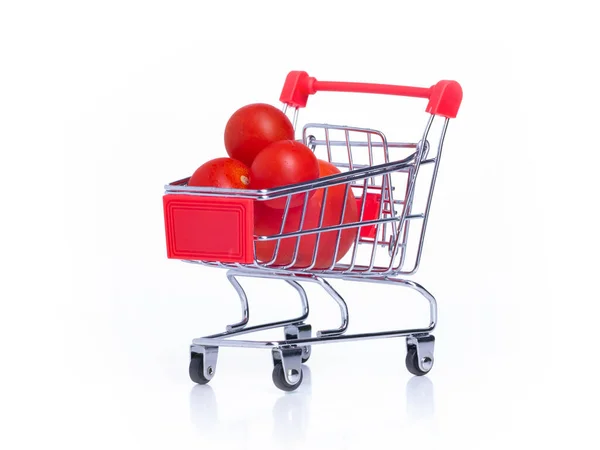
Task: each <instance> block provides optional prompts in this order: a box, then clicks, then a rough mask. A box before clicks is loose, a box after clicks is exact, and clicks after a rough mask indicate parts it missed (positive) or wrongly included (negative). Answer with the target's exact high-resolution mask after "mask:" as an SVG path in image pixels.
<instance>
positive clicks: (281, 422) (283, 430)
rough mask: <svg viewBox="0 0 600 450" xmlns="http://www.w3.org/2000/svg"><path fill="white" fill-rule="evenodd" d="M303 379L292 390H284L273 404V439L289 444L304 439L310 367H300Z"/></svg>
mask: <svg viewBox="0 0 600 450" xmlns="http://www.w3.org/2000/svg"><path fill="white" fill-rule="evenodd" d="M302 372H303V377H304V380H303V381H302V385H301V386H300V387H299V388H298V389H297V390H296V391H293V392H286V393H283V392H282V395H281V396H280V397H279V398H278V399H277V401H275V404H274V405H273V441H274V443H276V444H280V445H282V446H283V445H284V444H285V445H286V446H289V444H290V443H291V442H293V443H294V444H301V443H303V442H305V440H306V432H307V429H308V424H309V419H310V399H311V391H312V381H311V373H310V367H308V366H303V367H302Z"/></svg>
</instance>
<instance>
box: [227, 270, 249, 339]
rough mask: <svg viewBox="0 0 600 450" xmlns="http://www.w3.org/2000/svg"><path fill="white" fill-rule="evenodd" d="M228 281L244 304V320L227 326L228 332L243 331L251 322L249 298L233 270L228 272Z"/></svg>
mask: <svg viewBox="0 0 600 450" xmlns="http://www.w3.org/2000/svg"><path fill="white" fill-rule="evenodd" d="M227 279H228V280H229V282H230V283H231V285H232V286H233V287H234V288H235V291H236V292H237V293H238V295H239V296H240V302H241V304H242V320H240V321H239V322H237V323H234V324H231V325H227V327H226V329H227V331H237V330H241V329H243V328H244V327H245V326H246V325H248V321H249V320H250V308H249V307H248V297H246V293H245V292H244V289H243V288H242V286H241V285H240V282H239V281H238V280H237V279H236V278H235V273H234V272H232V271H231V270H229V271H227Z"/></svg>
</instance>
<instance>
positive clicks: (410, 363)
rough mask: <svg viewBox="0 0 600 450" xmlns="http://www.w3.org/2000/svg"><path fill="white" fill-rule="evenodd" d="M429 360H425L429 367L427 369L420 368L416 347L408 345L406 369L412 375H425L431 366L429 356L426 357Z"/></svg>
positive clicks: (431, 362)
mask: <svg viewBox="0 0 600 450" xmlns="http://www.w3.org/2000/svg"><path fill="white" fill-rule="evenodd" d="M427 359H428V360H429V361H427V363H428V365H429V369H428V370H427V371H425V370H423V369H421V368H420V367H419V357H418V356H417V347H410V348H409V349H408V351H407V352H406V368H407V369H408V371H409V372H410V373H412V374H413V375H416V376H418V377H420V376H423V375H426V374H428V373H429V371H430V370H431V367H432V366H433V361H432V360H431V359H430V358H427Z"/></svg>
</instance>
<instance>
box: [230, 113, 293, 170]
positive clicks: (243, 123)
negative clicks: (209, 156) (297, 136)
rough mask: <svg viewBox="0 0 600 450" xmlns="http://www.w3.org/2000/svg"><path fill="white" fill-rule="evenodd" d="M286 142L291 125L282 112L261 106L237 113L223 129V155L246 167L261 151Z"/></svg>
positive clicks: (291, 132) (289, 135)
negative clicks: (224, 149) (269, 146)
mask: <svg viewBox="0 0 600 450" xmlns="http://www.w3.org/2000/svg"><path fill="white" fill-rule="evenodd" d="M286 139H292V140H293V139H294V127H293V125H292V122H290V119H288V117H287V116H286V115H285V114H284V113H283V112H281V111H280V110H278V109H277V108H275V107H274V106H271V105H267V104H265V103H253V104H251V105H246V106H244V107H242V108H240V109H238V110H237V111H236V112H234V113H233V115H232V116H231V117H230V118H229V121H228V122H227V125H226V126H225V148H226V150H227V154H228V155H229V156H230V157H231V158H234V159H237V160H239V161H241V162H243V163H244V164H246V165H247V166H248V167H250V166H251V165H252V162H253V161H254V158H255V157H256V155H258V153H259V152H260V151H261V150H262V149H263V148H265V147H267V146H268V145H269V144H272V143H273V142H277V141H282V140H286Z"/></svg>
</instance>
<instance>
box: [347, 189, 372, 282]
mask: <svg viewBox="0 0 600 450" xmlns="http://www.w3.org/2000/svg"><path fill="white" fill-rule="evenodd" d="M367 182H368V180H367V179H366V178H365V179H364V180H363V193H362V201H361V204H360V213H359V216H358V217H359V219H358V221H359V222H361V223H362V222H363V220H364V216H365V206H366V203H367ZM361 230H362V227H359V228H358V230H356V237H355V238H354V245H353V246H352V258H351V260H350V268H349V269H348V272H350V271H352V268H354V264H356V255H357V253H358V242H359V241H360V232H361Z"/></svg>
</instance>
